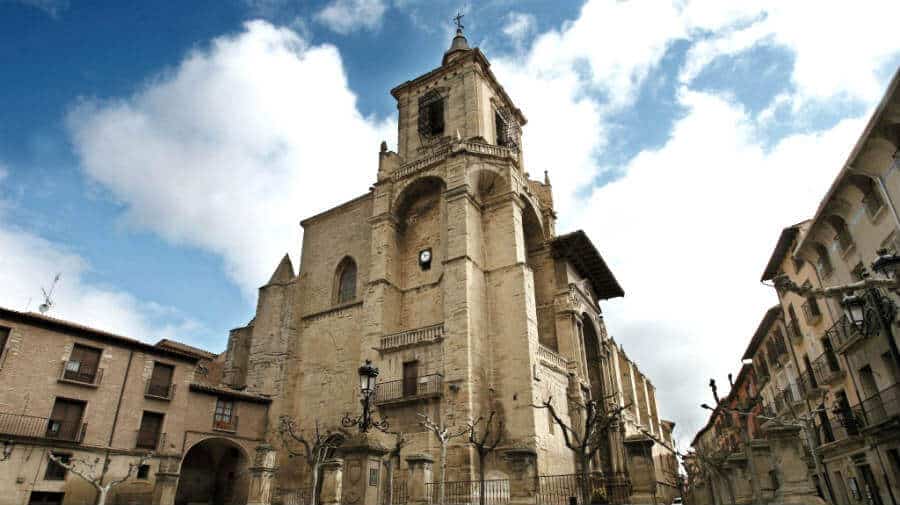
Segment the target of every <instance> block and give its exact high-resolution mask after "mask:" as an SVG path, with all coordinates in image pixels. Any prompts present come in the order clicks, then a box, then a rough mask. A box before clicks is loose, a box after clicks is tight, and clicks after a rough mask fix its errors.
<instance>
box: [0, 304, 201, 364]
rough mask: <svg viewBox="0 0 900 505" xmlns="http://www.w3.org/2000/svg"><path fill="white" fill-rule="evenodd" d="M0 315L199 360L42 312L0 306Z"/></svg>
mask: <svg viewBox="0 0 900 505" xmlns="http://www.w3.org/2000/svg"><path fill="white" fill-rule="evenodd" d="M0 317H2V318H3V319H7V320H10V321H16V322H20V323H22V324H28V325H32V326H38V327H41V328H45V329H48V330H52V331H55V332H59V333H66V334H69V335H75V336H78V337H82V338H86V339H90V340H96V341H99V342H104V343H109V344H112V345H119V346H122V347H126V348H129V349H135V350H139V351H141V352H146V353H148V354H151V355H156V356H165V357H170V358H176V359H180V360H187V361H191V362H197V361H199V360H200V358H199V357H198V356H197V355H196V354H195V353H192V352H185V351H181V350H178V349H175V348H172V347H159V346H157V345H152V344H148V343H146V342H142V341H140V340H137V339H134V338H130V337H125V336H122V335H117V334H115V333H110V332H108V331H103V330H98V329H96V328H91V327H90V326H85V325H82V324H78V323H74V322H72V321H67V320H65V319H57V318H55V317H50V316H47V315H44V314H36V313H34V312H19V311H17V310H12V309H7V308H3V307H0ZM170 342H172V341H170ZM198 351H199V349H198Z"/></svg>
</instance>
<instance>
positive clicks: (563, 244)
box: [550, 230, 625, 300]
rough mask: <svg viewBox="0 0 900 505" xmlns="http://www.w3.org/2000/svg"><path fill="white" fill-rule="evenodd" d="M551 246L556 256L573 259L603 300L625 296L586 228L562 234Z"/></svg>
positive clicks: (579, 271) (573, 262)
mask: <svg viewBox="0 0 900 505" xmlns="http://www.w3.org/2000/svg"><path fill="white" fill-rule="evenodd" d="M550 246H551V248H552V249H553V253H554V255H555V256H556V257H564V258H566V259H567V260H569V261H571V262H572V264H573V265H574V266H575V268H576V269H577V270H578V273H580V274H581V275H583V276H584V277H586V278H587V279H588V280H590V281H591V284H593V286H594V290H596V291H597V296H599V297H600V299H601V300H609V299H610V298H618V297H620V296H625V292H624V291H623V290H622V287H621V286H619V281H617V280H616V276H614V275H613V273H612V271H611V270H610V269H609V267H608V266H606V262H605V261H603V257H602V256H600V253H599V252H597V248H596V247H594V244H593V243H592V242H591V239H589V238H588V236H587V234H586V233H585V232H584V230H578V231H574V232H572V233H567V234H565V235H560V236H558V237H556V238H555V239H553V240H552V241H551V242H550Z"/></svg>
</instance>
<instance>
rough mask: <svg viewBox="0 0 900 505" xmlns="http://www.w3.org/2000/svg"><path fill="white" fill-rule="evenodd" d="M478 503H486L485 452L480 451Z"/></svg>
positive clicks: (481, 504)
mask: <svg viewBox="0 0 900 505" xmlns="http://www.w3.org/2000/svg"><path fill="white" fill-rule="evenodd" d="M478 483H479V491H478V503H479V505H484V454H481V452H479V453H478Z"/></svg>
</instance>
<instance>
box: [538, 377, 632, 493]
mask: <svg viewBox="0 0 900 505" xmlns="http://www.w3.org/2000/svg"><path fill="white" fill-rule="evenodd" d="M614 397H615V395H610V396H607V397H606V398H605V400H609V399H612V398H614ZM569 404H570V405H571V406H572V407H573V410H575V411H579V412H581V413H582V415H581V418H582V419H581V423H580V424H581V426H578V427H577V428H576V427H575V426H574V423H573V426H569V425H567V424H566V422H565V421H563V420H562V418H561V417H559V414H558V413H557V412H556V409H555V408H554V407H553V397H550V398H548V399H547V400H545V401H544V402H543V403H542V404H541V405H532V407H534V408H536V409H547V411H549V412H550V417H552V418H553V421H554V422H555V423H556V424H557V426H559V428H560V430H562V433H563V440H564V441H565V443H566V447H568V448H569V450H571V451H572V452H574V453H575V457H576V458H577V460H578V464H579V465H580V467H581V468H580V471H581V479H580V480H581V482H580V483H579V488H580V491H581V499H582V503H584V504H587V503H590V502H591V485H590V480H589V479H590V466H591V459H592V458H593V457H594V455H596V454H597V452H598V451H599V450H600V449H601V448H602V447H603V446H604V444H605V443H606V437H607V435H608V434H609V431H610V429H612V428H615V427H616V426H618V424H619V421H620V420H621V418H622V411H624V410H625V409H627V408H628V407H630V406H631V404H630V403H629V404H628V405H624V406H622V405H618V404H617V403H613V402H609V404H608V405H606V406H604V405H601V404H600V402H598V401H597V400H590V401H588V402H587V403H586V404H582V403H580V402H577V401H573V400H569Z"/></svg>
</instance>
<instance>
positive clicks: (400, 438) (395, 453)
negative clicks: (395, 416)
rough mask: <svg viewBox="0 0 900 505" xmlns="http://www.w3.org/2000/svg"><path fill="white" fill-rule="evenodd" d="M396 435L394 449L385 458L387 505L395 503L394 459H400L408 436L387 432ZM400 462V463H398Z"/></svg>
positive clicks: (400, 432)
mask: <svg viewBox="0 0 900 505" xmlns="http://www.w3.org/2000/svg"><path fill="white" fill-rule="evenodd" d="M385 433H389V434H391V435H394V447H393V448H391V450H390V451H388V453H387V454H386V455H385V457H384V469H385V471H386V473H387V496H386V497H385V498H386V503H385V505H393V503H394V458H395V457H396V458H397V459H398V460H399V458H400V451H402V450H403V447H404V446H405V445H406V435H405V434H404V433H403V432H402V431H387V432H385ZM398 462H399V461H398Z"/></svg>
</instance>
